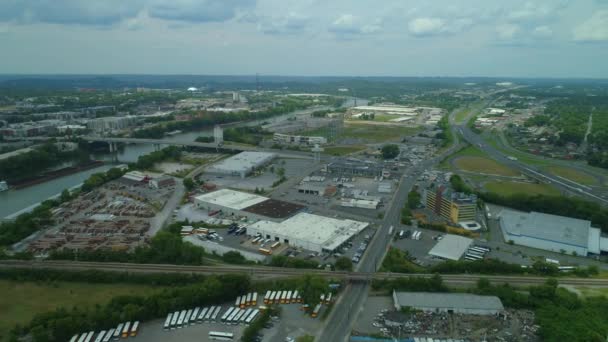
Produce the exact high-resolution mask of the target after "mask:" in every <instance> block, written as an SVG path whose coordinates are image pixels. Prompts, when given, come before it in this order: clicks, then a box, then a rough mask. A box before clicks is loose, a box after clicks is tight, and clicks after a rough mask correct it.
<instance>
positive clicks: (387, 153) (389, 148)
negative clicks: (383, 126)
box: [381, 144, 399, 159]
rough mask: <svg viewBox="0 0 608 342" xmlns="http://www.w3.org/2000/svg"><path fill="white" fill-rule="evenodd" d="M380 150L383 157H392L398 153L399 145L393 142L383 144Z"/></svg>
mask: <svg viewBox="0 0 608 342" xmlns="http://www.w3.org/2000/svg"><path fill="white" fill-rule="evenodd" d="M381 152H382V158H383V159H393V158H395V157H397V156H398V155H399V146H397V145H395V144H389V145H384V146H382V149H381Z"/></svg>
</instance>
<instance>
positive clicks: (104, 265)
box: [0, 260, 608, 341]
mask: <svg viewBox="0 0 608 342" xmlns="http://www.w3.org/2000/svg"><path fill="white" fill-rule="evenodd" d="M11 268H19V269H55V270H61V271H83V270H98V271H113V272H131V273H182V274H246V275H250V276H252V277H260V278H262V279H268V278H269V277H276V278H279V277H296V276H301V275H302V273H304V272H305V273H307V274H314V275H318V276H322V277H327V278H332V279H345V280H351V281H354V282H355V284H356V283H357V282H361V283H369V281H370V280H371V279H374V278H377V279H397V278H409V277H425V278H430V277H432V276H433V275H432V274H420V273H412V274H409V273H381V272H356V271H355V272H342V271H322V270H316V269H311V270H302V269H298V268H282V267H265V266H237V265H234V266H186V265H168V264H130V263H115V262H86V261H57V260H45V261H25V260H2V261H0V269H11ZM441 277H442V278H443V280H444V282H445V283H446V284H448V285H454V286H457V285H474V284H475V283H476V282H477V281H478V280H479V278H486V279H488V280H489V281H490V282H491V283H493V284H504V283H508V284H512V285H518V286H529V285H539V284H543V283H544V282H545V281H546V280H547V278H545V277H536V276H534V277H532V276H530V277H529V276H500V275H498V276H492V275H475V274H444V275H441ZM557 280H558V282H559V284H561V285H571V286H593V287H598V288H599V287H608V279H602V278H569V277H563V278H562V277H559V278H557ZM341 297H342V298H345V297H347V294H346V293H343V295H342V296H341ZM365 299H366V297H365V298H363V300H365ZM334 312H335V311H334ZM354 313H355V312H353V314H354ZM346 315H348V313H346ZM353 316H354V315H353ZM353 318H354V317H353ZM344 333H346V334H347V333H348V332H344ZM322 341H325V340H322ZM336 341H339V340H336Z"/></svg>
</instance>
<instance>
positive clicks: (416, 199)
mask: <svg viewBox="0 0 608 342" xmlns="http://www.w3.org/2000/svg"><path fill="white" fill-rule="evenodd" d="M420 199H421V195H420V193H419V192H418V191H416V190H412V191H410V192H409V193H408V194H407V206H408V207H409V208H410V209H416V208H418V207H419V206H420Z"/></svg>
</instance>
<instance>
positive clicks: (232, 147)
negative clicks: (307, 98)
mask: <svg viewBox="0 0 608 342" xmlns="http://www.w3.org/2000/svg"><path fill="white" fill-rule="evenodd" d="M81 139H82V140H85V141H88V142H106V143H108V144H109V145H110V152H114V151H116V144H118V143H124V144H149V145H154V146H155V147H157V149H158V148H160V146H161V145H172V146H184V147H198V148H210V149H216V150H224V151H226V150H227V151H238V152H244V151H252V152H271V153H275V154H277V155H279V156H280V157H286V158H306V159H312V158H313V156H312V152H303V151H276V150H273V149H265V148H261V147H257V146H248V145H236V144H230V143H228V144H226V143H222V144H217V143H202V142H196V141H180V140H166V139H139V138H111V137H93V136H84V137H81Z"/></svg>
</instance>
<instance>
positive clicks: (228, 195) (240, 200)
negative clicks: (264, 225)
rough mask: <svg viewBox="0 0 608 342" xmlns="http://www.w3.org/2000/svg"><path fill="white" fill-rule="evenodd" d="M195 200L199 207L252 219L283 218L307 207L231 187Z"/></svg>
mask: <svg viewBox="0 0 608 342" xmlns="http://www.w3.org/2000/svg"><path fill="white" fill-rule="evenodd" d="M194 202H195V204H196V206H197V207H198V208H199V209H204V210H208V211H221V212H222V213H223V214H224V215H228V216H243V217H247V218H249V219H252V220H268V219H271V220H282V219H285V218H288V217H290V216H293V215H294V214H296V213H298V212H300V211H302V210H303V209H304V208H305V207H304V206H302V205H299V204H295V203H291V202H285V201H278V200H274V199H269V198H267V197H264V196H260V195H256V194H250V193H247V192H241V191H234V190H230V189H221V190H217V191H214V192H210V193H206V194H203V195H200V196H198V197H196V198H195V200H194Z"/></svg>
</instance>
